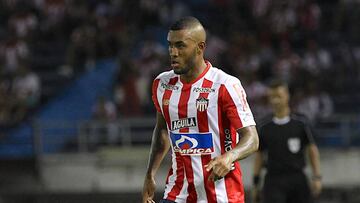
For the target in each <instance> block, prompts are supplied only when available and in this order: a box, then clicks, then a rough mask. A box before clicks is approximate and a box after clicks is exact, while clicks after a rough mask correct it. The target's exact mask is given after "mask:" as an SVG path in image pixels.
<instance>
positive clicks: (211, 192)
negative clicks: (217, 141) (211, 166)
mask: <svg viewBox="0 0 360 203" xmlns="http://www.w3.org/2000/svg"><path fill="white" fill-rule="evenodd" d="M212 85H213V82H212V81H210V80H207V79H204V82H203V84H202V87H203V88H211V87H212ZM208 96H209V93H203V92H202V93H200V95H199V97H204V98H208ZM197 120H198V126H199V132H200V133H205V132H209V122H208V114H207V111H197ZM210 160H211V155H202V156H201V162H202V165H203V166H204V165H206V164H208V163H209V161H210ZM209 175H210V173H209V172H207V171H206V170H205V168H203V176H204V187H205V192H206V197H207V200H208V202H209V203H216V193H215V184H214V182H212V181H208V178H209Z"/></svg>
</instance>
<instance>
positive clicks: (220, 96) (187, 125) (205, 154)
mask: <svg viewBox="0 0 360 203" xmlns="http://www.w3.org/2000/svg"><path fill="white" fill-rule="evenodd" d="M167 40H168V44H169V54H170V59H171V67H172V70H171V71H168V72H164V73H162V74H160V75H159V76H158V77H157V78H156V79H155V80H154V82H153V88H152V98H153V101H154V104H155V107H156V109H157V123H156V126H155V129H154V132H153V138H152V144H151V151H150V158H149V163H148V168H147V173H146V177H145V181H144V187H143V203H145V202H154V200H153V197H154V191H155V181H154V176H155V174H156V172H157V170H158V168H159V166H160V164H161V162H162V160H163V158H164V156H165V155H166V153H167V152H168V150H169V148H171V149H172V167H171V168H170V170H169V174H168V177H167V179H166V187H165V192H164V196H163V199H162V200H161V201H160V202H162V203H174V202H176V203H184V202H187V203H196V202H199V203H200V202H201V203H204V202H209V203H212V202H219V203H225V202H230V203H231V202H234V203H235V202H236V203H242V202H244V188H243V183H242V178H241V171H240V165H239V162H238V160H241V159H244V158H245V157H247V156H248V155H250V154H252V153H253V152H255V151H256V150H257V148H258V135H257V131H256V127H255V121H254V118H253V115H252V112H251V110H250V108H249V105H248V103H247V101H246V94H245V91H244V89H243V87H242V85H241V83H240V81H239V80H238V79H237V78H235V77H233V76H230V75H228V74H226V73H224V72H223V71H221V70H220V69H217V68H215V67H213V66H212V65H211V64H210V62H208V61H205V60H204V58H203V57H204V50H205V40H206V33H205V30H204V28H203V26H202V25H201V23H200V22H199V21H198V20H197V19H196V18H194V17H185V18H182V19H180V20H179V21H177V22H176V23H174V24H173V25H172V26H171V28H170V31H169V32H168V36H167Z"/></svg>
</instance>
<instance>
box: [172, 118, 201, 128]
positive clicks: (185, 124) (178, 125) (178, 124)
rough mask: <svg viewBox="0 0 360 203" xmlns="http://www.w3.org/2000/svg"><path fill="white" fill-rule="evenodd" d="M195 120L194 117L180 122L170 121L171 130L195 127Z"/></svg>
mask: <svg viewBox="0 0 360 203" xmlns="http://www.w3.org/2000/svg"><path fill="white" fill-rule="evenodd" d="M195 126H196V119H195V117H191V118H183V119H180V120H175V121H171V130H179V129H182V128H188V127H195Z"/></svg>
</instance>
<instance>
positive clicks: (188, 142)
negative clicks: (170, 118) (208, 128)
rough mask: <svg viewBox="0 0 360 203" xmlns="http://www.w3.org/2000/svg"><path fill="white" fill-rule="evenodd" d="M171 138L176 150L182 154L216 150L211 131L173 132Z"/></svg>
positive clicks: (199, 153) (197, 153) (209, 152)
mask: <svg viewBox="0 0 360 203" xmlns="http://www.w3.org/2000/svg"><path fill="white" fill-rule="evenodd" d="M170 139H171V143H172V146H173V150H174V152H178V153H180V154H181V155H203V154H211V153H212V152H214V144H213V140H212V134H211V133H172V132H170Z"/></svg>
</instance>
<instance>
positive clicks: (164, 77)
mask: <svg viewBox="0 0 360 203" xmlns="http://www.w3.org/2000/svg"><path fill="white" fill-rule="evenodd" d="M174 77H177V75H176V74H175V73H174V71H173V70H169V71H165V72H162V73H160V74H159V75H158V76H156V78H155V80H161V81H169V80H170V79H171V78H174Z"/></svg>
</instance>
